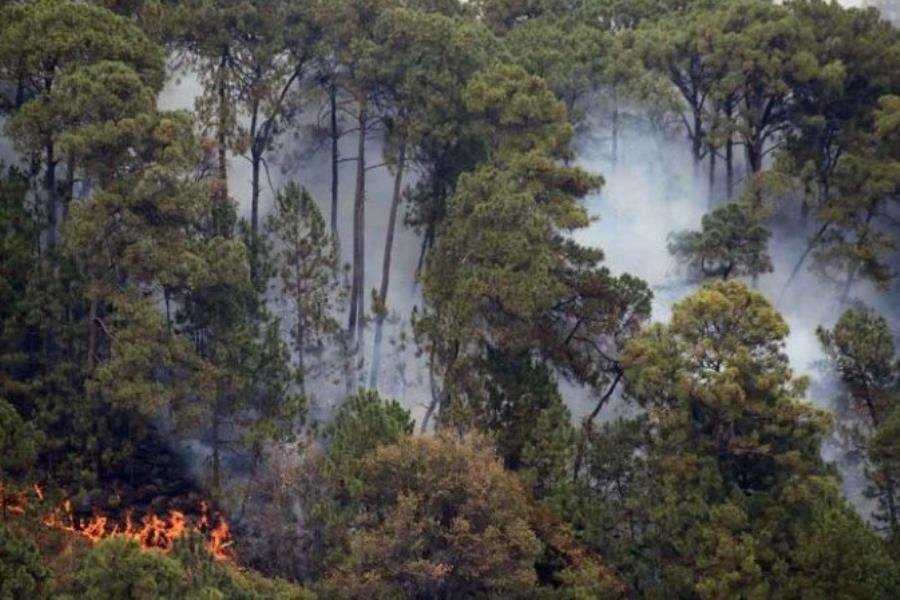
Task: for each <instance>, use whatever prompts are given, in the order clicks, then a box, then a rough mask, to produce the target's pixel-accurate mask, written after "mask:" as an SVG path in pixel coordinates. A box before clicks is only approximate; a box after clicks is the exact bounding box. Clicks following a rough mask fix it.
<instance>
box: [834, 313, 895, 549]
mask: <svg viewBox="0 0 900 600" xmlns="http://www.w3.org/2000/svg"><path fill="white" fill-rule="evenodd" d="M816 333H817V335H818V336H819V340H820V342H821V343H822V347H823V348H824V350H825V353H826V354H827V355H828V358H829V359H830V363H831V365H832V366H833V367H834V369H835V370H836V371H837V374H838V375H839V376H840V378H841V381H842V382H843V383H844V385H845V386H846V387H847V393H846V394H843V395H841V396H839V397H838V398H837V402H838V415H839V416H841V417H842V421H844V422H843V423H842V425H844V428H845V429H846V430H849V435H850V438H851V439H850V440H849V441H850V443H851V446H853V447H855V448H856V449H858V450H862V451H863V452H865V453H866V456H867V459H868V464H867V469H866V472H867V475H868V477H869V480H870V483H871V489H870V490H869V494H870V496H872V497H874V498H876V499H877V500H878V503H879V511H878V512H877V513H876V514H875V517H876V518H877V519H878V520H880V521H881V522H882V523H884V524H885V525H886V526H887V527H888V529H889V531H890V532H891V533H892V534H894V535H896V534H897V532H898V526H900V508H898V506H897V502H898V499H897V497H896V496H897V478H898V476H900V462H898V458H900V456H898V454H897V453H896V451H895V448H894V445H895V444H894V442H893V441H891V440H892V439H893V435H894V434H895V433H896V432H897V426H898V416H897V415H900V409H898V407H900V403H898V400H900V363H898V360H897V357H896V354H895V350H894V338H893V334H892V333H891V330H890V328H889V327H888V324H887V321H886V320H885V319H884V317H882V316H881V315H878V314H876V313H873V312H870V311H865V310H860V311H857V310H848V311H846V312H844V314H842V315H841V317H840V319H838V322H837V323H836V324H835V326H834V328H833V329H831V330H828V329H825V328H823V327H820V328H819V329H818V330H817V332H816Z"/></svg>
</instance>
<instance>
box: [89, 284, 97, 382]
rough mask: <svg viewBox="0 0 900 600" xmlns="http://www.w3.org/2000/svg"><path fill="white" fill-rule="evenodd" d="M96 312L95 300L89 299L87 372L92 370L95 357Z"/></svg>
mask: <svg viewBox="0 0 900 600" xmlns="http://www.w3.org/2000/svg"><path fill="white" fill-rule="evenodd" d="M97 311H98V302H97V299H96V298H92V299H91V305H90V309H89V311H88V322H87V366H88V371H91V370H92V369H93V368H94V364H95V363H96V357H97V323H96V321H97Z"/></svg>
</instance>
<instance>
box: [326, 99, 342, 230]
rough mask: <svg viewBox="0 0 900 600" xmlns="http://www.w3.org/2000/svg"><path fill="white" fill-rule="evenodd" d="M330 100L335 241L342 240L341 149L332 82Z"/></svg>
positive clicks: (332, 205) (332, 226)
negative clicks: (340, 226) (339, 205)
mask: <svg viewBox="0 0 900 600" xmlns="http://www.w3.org/2000/svg"><path fill="white" fill-rule="evenodd" d="M328 98H329V100H330V101H331V129H330V131H329V134H330V136H331V236H332V237H333V238H334V239H335V241H338V243H340V242H339V240H340V237H339V235H338V176H339V175H340V173H339V171H338V164H339V162H340V159H341V156H340V148H339V147H338V141H339V139H340V135H339V134H338V117H337V86H336V85H335V84H334V83H333V82H332V84H331V87H330V88H329V89H328Z"/></svg>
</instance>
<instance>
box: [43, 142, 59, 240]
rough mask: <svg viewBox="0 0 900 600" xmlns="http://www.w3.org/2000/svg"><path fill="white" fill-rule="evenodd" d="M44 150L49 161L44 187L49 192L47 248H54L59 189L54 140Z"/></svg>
mask: <svg viewBox="0 0 900 600" xmlns="http://www.w3.org/2000/svg"><path fill="white" fill-rule="evenodd" d="M44 151H45V154H46V161H47V170H46V172H45V173H44V189H45V191H46V193H47V250H53V248H55V247H56V216H57V215H56V211H57V204H58V202H57V192H58V190H57V189H56V156H55V154H54V152H55V149H54V145H53V142H52V141H48V142H47V145H46V147H45V148H44Z"/></svg>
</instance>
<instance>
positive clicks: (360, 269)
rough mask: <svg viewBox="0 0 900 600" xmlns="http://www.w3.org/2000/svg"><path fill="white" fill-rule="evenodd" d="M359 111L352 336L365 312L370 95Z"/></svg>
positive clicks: (357, 333)
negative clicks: (367, 154) (367, 147)
mask: <svg viewBox="0 0 900 600" xmlns="http://www.w3.org/2000/svg"><path fill="white" fill-rule="evenodd" d="M357 102H358V107H359V113H358V117H357V119H358V121H359V144H358V148H357V160H356V195H355V197H354V200H353V283H352V286H351V290H350V320H349V323H348V329H349V330H350V336H351V340H352V339H356V340H357V341H358V339H359V338H360V337H361V335H360V334H361V333H362V317H363V315H364V312H365V251H366V250H365V244H366V128H367V125H368V99H367V98H366V97H365V96H364V95H360V97H359V98H358V100H357Z"/></svg>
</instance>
